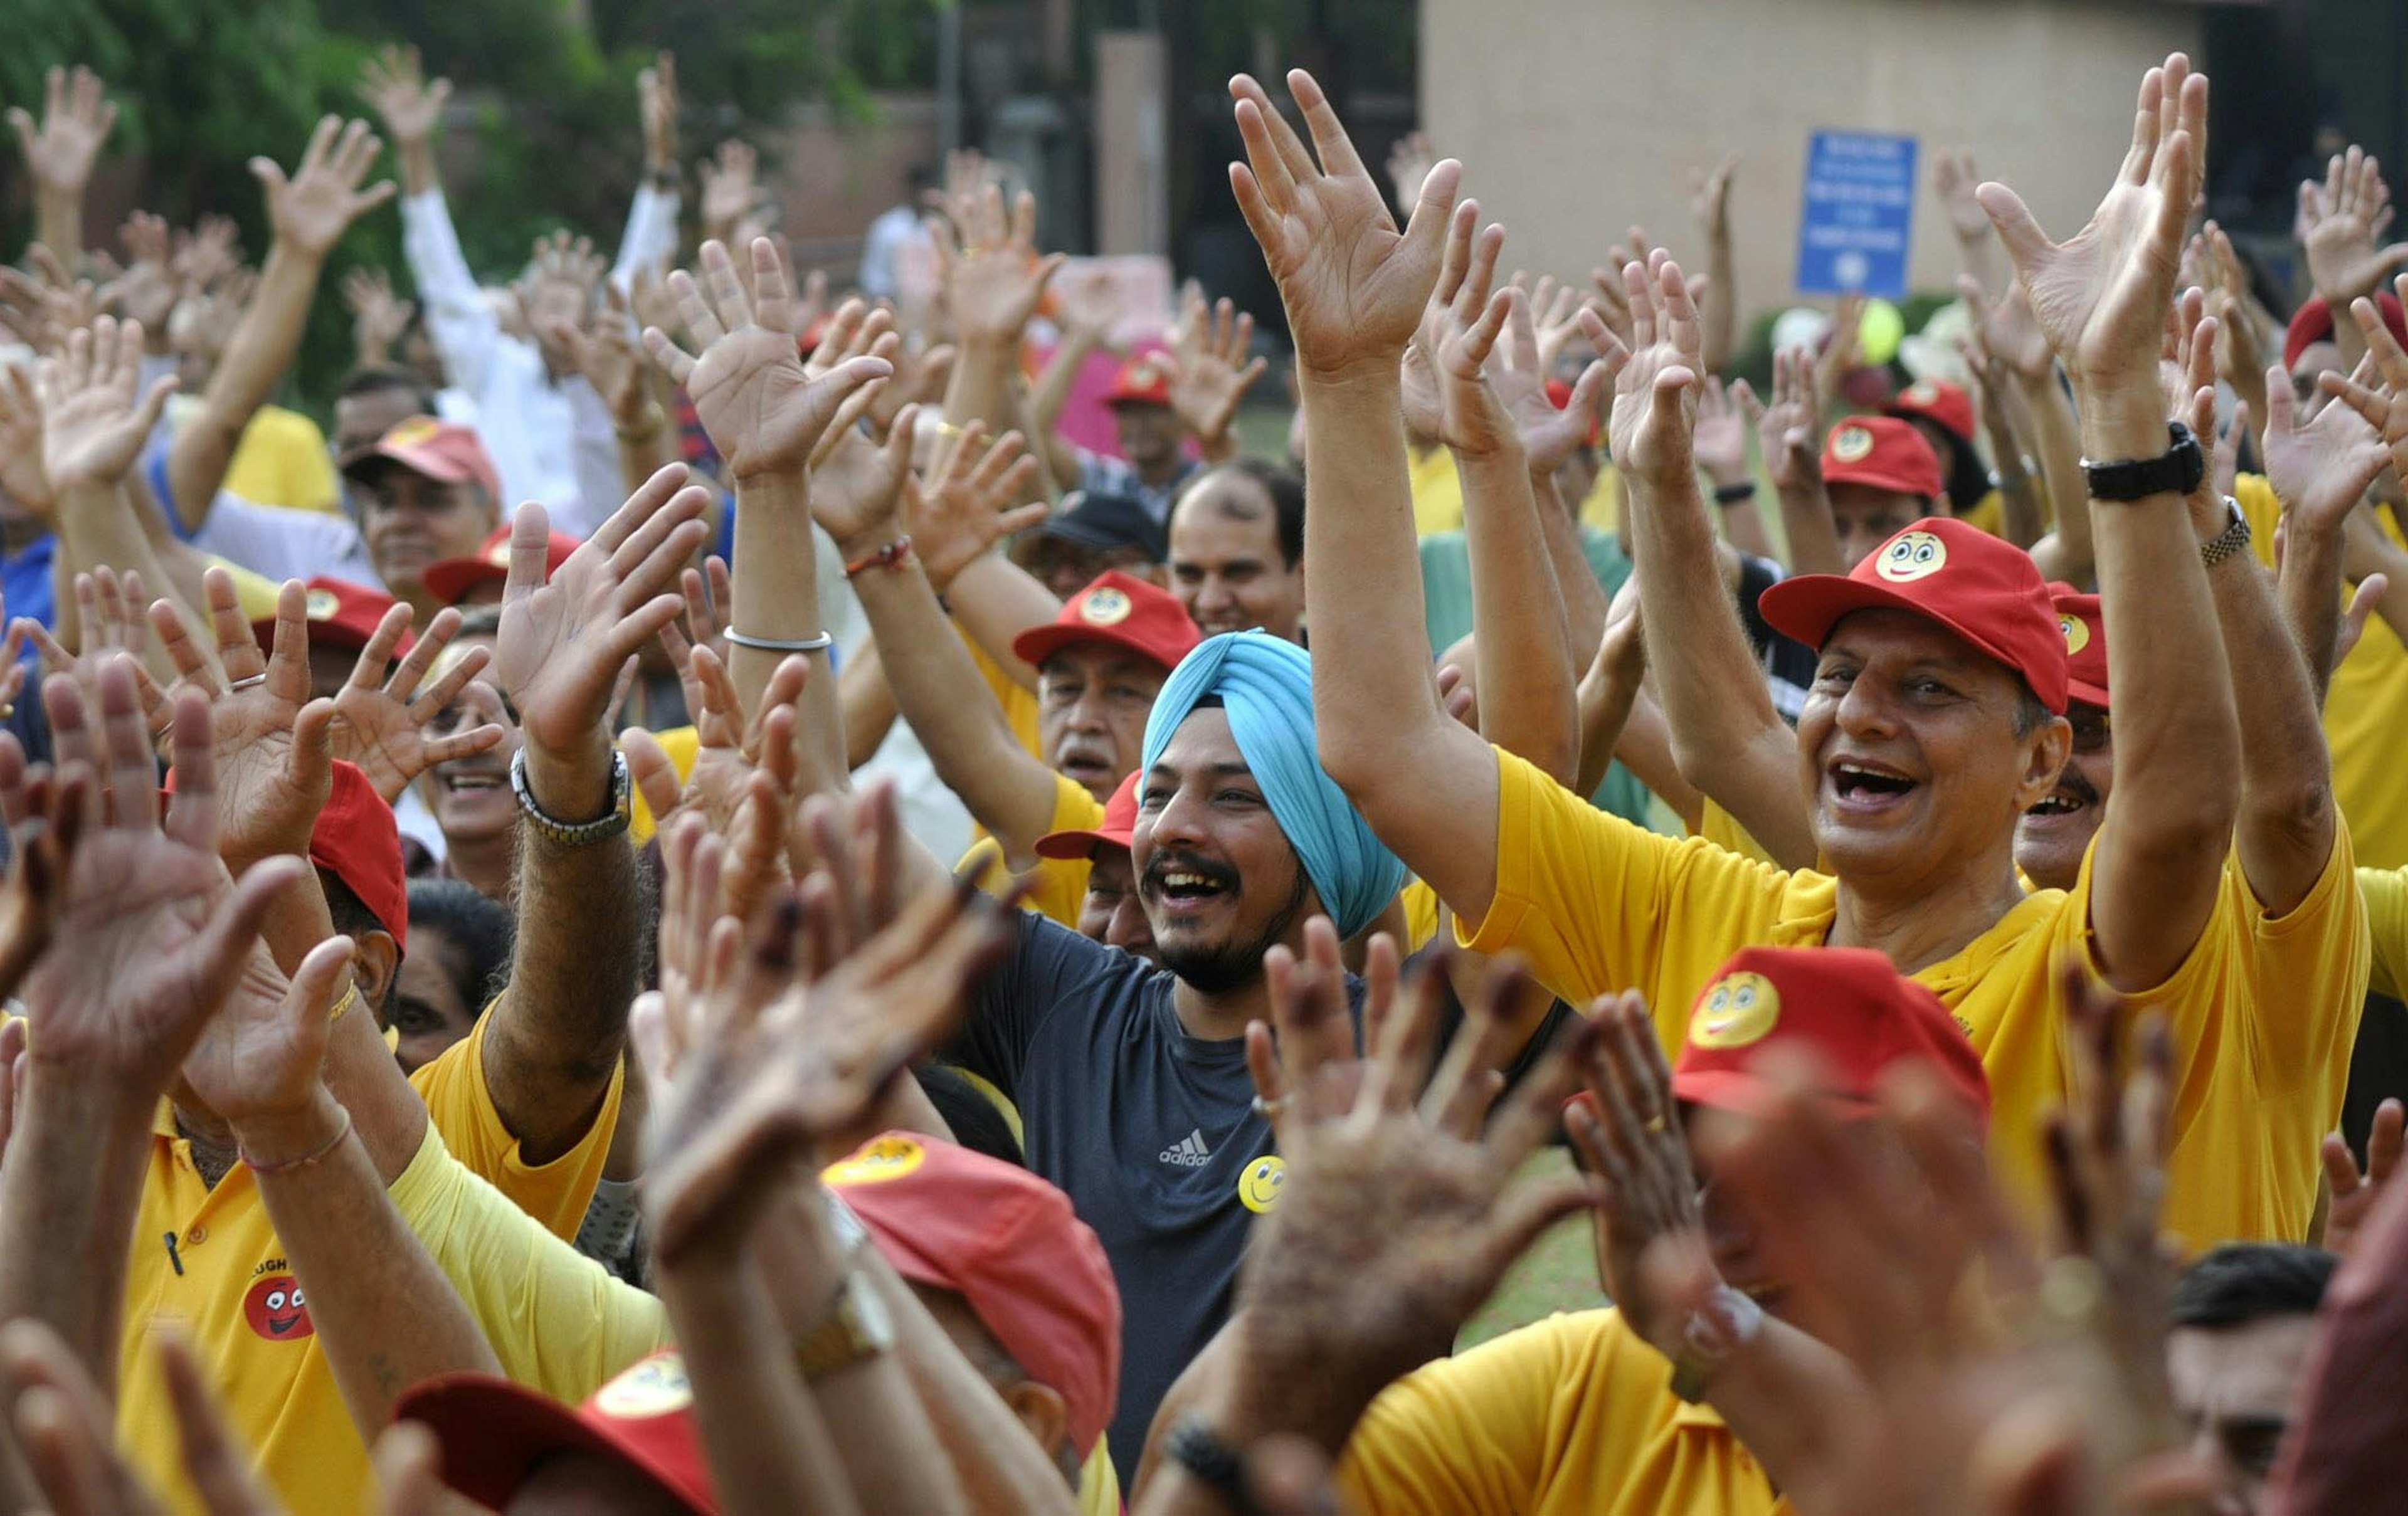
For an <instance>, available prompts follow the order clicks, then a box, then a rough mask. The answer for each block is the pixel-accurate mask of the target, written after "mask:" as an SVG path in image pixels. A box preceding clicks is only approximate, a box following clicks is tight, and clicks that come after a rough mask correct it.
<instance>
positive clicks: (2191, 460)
mask: <svg viewBox="0 0 2408 1516" xmlns="http://www.w3.org/2000/svg"><path fill="white" fill-rule="evenodd" d="M2166 432H2167V435H2168V436H2170V437H2171V439H2172V445H2171V446H2170V447H2169V448H2167V449H2166V451H2164V452H2163V453H2160V454H2159V455H2158V456H2157V457H2155V458H2138V459H2132V460H2129V461H2128V462H2124V463H2114V464H2094V463H2092V462H2091V461H2090V460H2089V459H2087V458H2085V459H2084V460H2082V472H2083V474H2084V476H2085V478H2086V479H2088V480H2089V484H2090V498H2091V499H2093V500H2097V501H2101V502H2104V503H2107V504H2116V503H2121V502H2126V501H2132V500H2146V499H2147V498H2148V497H2149V496H2151V495H2153V494H2188V493H2191V492H2192V491H2193V490H2196V489H2198V488H2199V481H2200V480H2201V479H2205V478H2207V455H2206V454H2205V453H2204V452H2202V451H2200V446H2199V438H2197V437H2195V436H2191V431H2190V428H2189V427H2187V426H2185V425H2184V424H2183V423H2182V422H2170V423H2168V425H2167V427H2166Z"/></svg>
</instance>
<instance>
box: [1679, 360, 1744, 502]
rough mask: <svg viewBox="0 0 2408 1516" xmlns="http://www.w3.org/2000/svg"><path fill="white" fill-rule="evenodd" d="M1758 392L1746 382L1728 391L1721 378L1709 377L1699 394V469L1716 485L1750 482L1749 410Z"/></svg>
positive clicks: (1733, 382)
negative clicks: (1748, 468) (1748, 470)
mask: <svg viewBox="0 0 2408 1516" xmlns="http://www.w3.org/2000/svg"><path fill="white" fill-rule="evenodd" d="M1755 399H1756V392H1755V391H1753V390H1751V389H1749V388H1748V384H1747V380H1745V379H1735V380H1733V381H1732V382H1731V385H1730V388H1728V389H1727V390H1726V389H1725V388H1724V387H1723V381H1722V380H1721V379H1718V378H1712V377H1709V378H1708V379H1707V380H1706V383H1705V388H1704V389H1702V390H1700V391H1699V392H1698V426H1697V433H1696V440H1695V442H1694V444H1693V445H1694V446H1695V448H1696V449H1697V453H1698V466H1699V468H1702V469H1704V470H1705V471H1706V477H1707V478H1708V479H1713V481H1714V482H1715V483H1716V484H1717V485H1723V484H1736V483H1739V482H1741V481H1742V480H1743V479H1746V478H1747V434H1748V432H1749V431H1750V430H1751V428H1750V427H1749V425H1748V421H1749V413H1748V408H1749V406H1750V405H1751V403H1753V402H1754V401H1755Z"/></svg>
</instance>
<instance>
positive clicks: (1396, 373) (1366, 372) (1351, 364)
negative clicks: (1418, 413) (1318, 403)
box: [1296, 349, 1405, 393]
mask: <svg viewBox="0 0 2408 1516" xmlns="http://www.w3.org/2000/svg"><path fill="white" fill-rule="evenodd" d="M1404 361H1405V355H1404V352H1403V350H1401V349H1400V350H1397V351H1395V352H1382V353H1373V354H1370V355H1369V356H1358V357H1354V358H1347V359H1342V360H1340V362H1338V363H1334V364H1315V363H1309V362H1307V361H1305V360H1304V359H1303V358H1301V357H1299V358H1297V365H1296V383H1297V391H1298V392H1299V393H1312V391H1313V390H1316V389H1317V390H1325V391H1360V392H1366V393H1387V392H1391V391H1396V390H1398V389H1400V388H1401V383H1402V381H1401V377H1400V376H1401V375H1402V372H1403V365H1404Z"/></svg>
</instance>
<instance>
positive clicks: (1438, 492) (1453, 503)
mask: <svg viewBox="0 0 2408 1516" xmlns="http://www.w3.org/2000/svg"><path fill="white" fill-rule="evenodd" d="M1405 462H1406V466H1407V469H1408V473H1407V479H1408V482H1409V483H1410V485H1411V487H1412V494H1413V535H1414V536H1429V535H1430V534H1431V533H1432V532H1460V531H1462V530H1463V480H1462V479H1461V478H1460V477H1458V476H1457V475H1456V473H1455V454H1454V453H1452V452H1450V451H1447V450H1446V449H1444V448H1432V449H1431V450H1430V451H1427V452H1425V453H1418V454H1416V453H1414V452H1413V451H1412V449H1410V448H1409V449H1407V450H1406V459H1405Z"/></svg>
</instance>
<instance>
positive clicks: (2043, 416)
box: [1957, 278, 2097, 587]
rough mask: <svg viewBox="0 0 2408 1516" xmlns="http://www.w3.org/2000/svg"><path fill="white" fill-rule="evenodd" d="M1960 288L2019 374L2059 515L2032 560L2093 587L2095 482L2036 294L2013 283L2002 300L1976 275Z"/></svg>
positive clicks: (1993, 348)
mask: <svg viewBox="0 0 2408 1516" xmlns="http://www.w3.org/2000/svg"><path fill="white" fill-rule="evenodd" d="M1957 293H1960V294H1962V295H1963V296H1964V297H1965V303H1966V305H1967V307H1969V308H1970V309H1971V311H1972V313H1973V321H1974V323H1975V325H1976V326H1977V327H1978V328H1979V330H1980V331H1981V334H1982V344H1983V347H1984V348H1985V350H1987V351H1988V353H1989V354H1990V356H1991V357H1992V358H1994V359H1996V360H1997V361H1998V362H2000V363H2001V364H2003V365H2006V368H2007V372H2008V373H2009V374H2011V375H2013V376H2014V387H2015V393H2014V399H2015V402H2016V403H2017V404H2018V405H2019V406H2020V408H2021V409H2022V412H2023V414H2024V416H2025V417H2026V418H2027V419H2028V421H2029V422H2030V431H2031V439H2032V448H2033V451H2035V452H2036V453H2037V454H2038V456H2039V458H2040V477H2041V482H2042V485H2044V486H2045V487H2046V489H2047V492H2048V502H2049V507H2050V509H2051V511H2052V512H2053V513H2054V518H2055V519H2054V520H2053V521H2052V522H2051V523H2050V530H2049V532H2048V535H2047V536H2043V537H2042V538H2041V539H2040V540H2039V541H2038V542H2035V543H2033V544H2032V548H2031V555H2032V562H2034V563H2036V564H2038V565H2040V571H2041V575H2042V578H2045V579H2061V580H2063V581H2065V582H2066V583H2069V584H2072V585H2075V586H2077V587H2082V586H2087V585H2089V584H2091V583H2093V582H2094V581H2095V575H2096V572H2097V570H2096V566H2095V564H2094V558H2095V553H2094V551H2093V549H2092V547H2091V517H2090V512H2089V510H2088V509H2087V508H2086V507H2087V505H2088V503H2089V500H2090V487H2089V485H2088V483H2087V482H2086V481H2085V479H2084V477H2083V473H2082V456H2083V454H2082V436H2081V432H2080V429H2079V428H2078V427H2077V426H2076V424H2075V418H2074V408H2073V401H2072V398H2071V396H2069V395H2068V394H2067V393H2065V387H2064V385H2062V384H2061V383H2059V382H2058V379H2057V355H2056V353H2055V352H2053V351H2052V350H2050V347H2049V339H2048V336H2047V334H2046V333H2044V332H2042V330H2041V326H2040V322H2038V321H2037V320H2036V319H2035V318H2034V317H2033V315H2032V307H2031V299H2030V296H2028V294H2027V293H2025V291H2024V287H2023V286H2022V285H2021V284H2013V285H2010V286H2009V287H2008V289H2007V293H2005V294H2004V295H2002V296H2000V298H1999V299H1998V301H1997V302H1996V303H1993V302H1992V301H1991V300H1990V298H1989V297H1988V296H1987V295H1985V294H1983V293H1981V291H1980V288H1979V287H1978V286H1977V285H1976V284H1975V283H1974V282H1973V281H1972V280H1971V279H1970V278H1968V279H1959V280H1957ZM2002 466H2003V465H2002Z"/></svg>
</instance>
